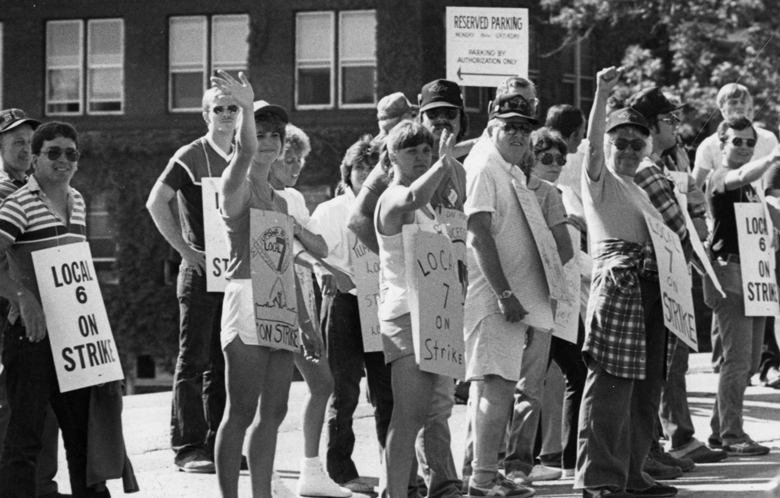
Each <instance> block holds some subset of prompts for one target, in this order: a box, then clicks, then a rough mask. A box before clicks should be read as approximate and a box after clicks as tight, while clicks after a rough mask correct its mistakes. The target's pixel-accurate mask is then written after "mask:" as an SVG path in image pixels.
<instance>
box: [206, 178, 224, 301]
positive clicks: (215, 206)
mask: <svg viewBox="0 0 780 498" xmlns="http://www.w3.org/2000/svg"><path fill="white" fill-rule="evenodd" d="M221 184H222V179H221V178H212V177H204V178H201V192H202V193H203V194H202V195H203V230H204V235H205V239H206V241H205V242H206V290H207V291H208V292H225V286H227V282H228V280H227V278H225V272H226V271H227V265H228V261H229V260H230V251H229V250H228V245H227V234H226V233H225V224H224V223H223V222H222V216H220V214H219V187H220V185H221Z"/></svg>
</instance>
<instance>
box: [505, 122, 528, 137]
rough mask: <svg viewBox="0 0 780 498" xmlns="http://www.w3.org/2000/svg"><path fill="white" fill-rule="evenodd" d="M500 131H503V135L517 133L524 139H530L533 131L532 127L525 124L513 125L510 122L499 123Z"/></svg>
mask: <svg viewBox="0 0 780 498" xmlns="http://www.w3.org/2000/svg"><path fill="white" fill-rule="evenodd" d="M501 129H502V130H504V132H505V133H510V134H512V135H514V134H515V133H517V132H518V131H519V132H520V133H521V134H522V135H523V136H526V137H530V136H531V133H533V131H534V128H533V126H531V125H529V124H527V123H513V122H511V121H505V122H503V123H501Z"/></svg>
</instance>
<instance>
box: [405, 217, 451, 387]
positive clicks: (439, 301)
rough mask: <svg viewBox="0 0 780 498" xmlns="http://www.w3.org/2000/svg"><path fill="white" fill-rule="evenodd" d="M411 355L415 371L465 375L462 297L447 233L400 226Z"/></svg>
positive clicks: (412, 226)
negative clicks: (412, 351)
mask: <svg viewBox="0 0 780 498" xmlns="http://www.w3.org/2000/svg"><path fill="white" fill-rule="evenodd" d="M403 239H404V252H405V254H406V282H407V288H408V298H409V311H410V313H411V316H412V335H413V337H414V355H415V359H416V360H417V364H418V365H419V366H420V370H422V371H424V372H431V373H436V374H441V375H446V376H448V377H453V378H455V379H460V380H463V379H465V377H466V365H465V363H464V360H463V357H464V353H465V345H464V340H463V301H462V295H461V293H460V292H459V291H460V282H459V280H458V270H457V263H456V259H455V258H454V257H453V254H452V243H451V242H450V239H449V237H447V235H443V234H438V233H432V232H425V231H421V230H420V229H419V228H418V227H417V225H405V226H404V228H403Z"/></svg>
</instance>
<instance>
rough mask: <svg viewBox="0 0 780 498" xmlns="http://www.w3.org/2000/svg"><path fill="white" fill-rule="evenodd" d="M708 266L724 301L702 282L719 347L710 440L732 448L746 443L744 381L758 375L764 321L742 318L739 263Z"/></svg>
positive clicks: (709, 282) (709, 284) (709, 283)
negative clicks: (720, 352) (718, 441)
mask: <svg viewBox="0 0 780 498" xmlns="http://www.w3.org/2000/svg"><path fill="white" fill-rule="evenodd" d="M712 266H713V268H714V269H715V275H716V276H717V277H718V281H719V282H720V284H721V286H722V287H723V290H724V291H725V292H726V297H723V296H721V295H720V293H719V292H718V291H717V290H715V288H714V286H713V285H712V282H711V281H710V280H709V279H708V280H706V281H705V283H704V300H705V302H706V303H707V305H708V306H709V307H711V308H712V311H713V315H714V316H715V319H716V320H717V322H718V329H719V331H720V340H721V344H722V359H721V364H720V377H719V378H718V394H717V396H716V399H715V406H714V407H713V410H712V418H711V419H710V428H711V429H712V435H711V436H710V437H712V438H715V439H720V440H721V441H723V444H735V443H740V442H743V441H745V440H747V439H748V436H747V434H745V431H744V430H743V428H742V422H743V421H742V405H743V402H744V398H745V388H746V387H747V382H748V379H749V378H750V377H751V376H752V375H753V374H754V373H756V372H757V371H758V367H759V362H760V360H761V347H762V345H763V340H764V322H765V318H764V317H749V316H745V304H744V300H743V295H742V274H741V269H740V265H739V263H727V262H724V261H721V260H715V261H713V262H712Z"/></svg>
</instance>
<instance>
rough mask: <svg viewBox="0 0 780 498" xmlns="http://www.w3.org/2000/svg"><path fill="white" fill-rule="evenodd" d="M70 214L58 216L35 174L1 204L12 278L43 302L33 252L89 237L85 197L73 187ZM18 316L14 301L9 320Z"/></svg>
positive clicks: (1, 241) (0, 248) (2, 244)
mask: <svg viewBox="0 0 780 498" xmlns="http://www.w3.org/2000/svg"><path fill="white" fill-rule="evenodd" d="M68 213H69V216H70V219H68V220H61V219H60V218H59V217H58V216H57V214H56V213H55V211H54V209H52V207H51V202H50V201H49V199H48V198H47V197H46V194H45V193H44V192H43V191H42V190H41V187H40V186H39V185H38V182H37V181H36V179H35V175H33V176H31V177H30V179H29V181H28V182H27V185H25V186H23V187H22V188H20V189H19V190H17V191H16V192H14V193H13V194H11V195H10V196H8V198H6V200H5V201H4V202H3V204H2V205H0V254H6V255H7V256H8V262H9V267H10V274H11V278H13V279H14V280H15V281H16V282H18V283H19V284H21V285H23V286H24V287H25V288H27V289H29V290H30V291H31V292H32V293H33V295H34V296H35V297H36V298H37V299H38V301H39V302H40V300H41V296H40V292H39V290H38V280H37V279H36V278H35V267H34V266H33V261H32V253H33V252H35V251H39V250H41V249H47V248H49V247H56V246H60V245H65V244H75V243H77V242H84V241H86V240H87V226H86V221H85V220H86V208H85V206H84V199H83V198H82V197H81V194H79V193H78V191H76V189H74V188H71V187H69V188H68ZM18 316H19V304H18V303H14V302H12V303H11V308H10V311H9V314H8V320H9V321H10V322H11V323H14V322H15V321H16V318H17V317H18Z"/></svg>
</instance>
